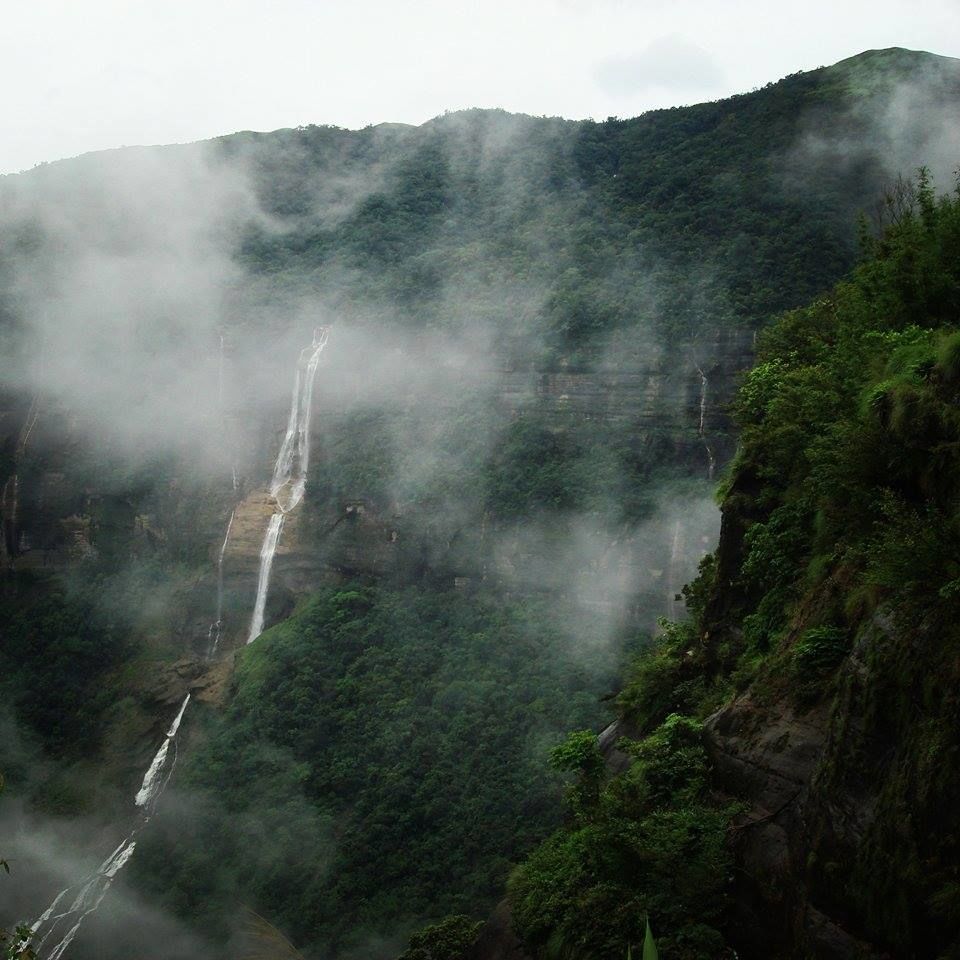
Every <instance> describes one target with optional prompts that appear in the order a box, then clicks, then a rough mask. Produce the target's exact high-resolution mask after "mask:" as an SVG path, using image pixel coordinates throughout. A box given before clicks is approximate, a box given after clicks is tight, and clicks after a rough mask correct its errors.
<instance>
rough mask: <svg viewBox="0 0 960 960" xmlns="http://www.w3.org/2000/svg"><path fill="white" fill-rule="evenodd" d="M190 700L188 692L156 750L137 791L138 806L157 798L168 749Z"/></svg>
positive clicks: (136, 800) (136, 801)
mask: <svg viewBox="0 0 960 960" xmlns="http://www.w3.org/2000/svg"><path fill="white" fill-rule="evenodd" d="M189 702H190V694H189V693H188V694H187V695H186V697H184V700H183V703H182V704H181V705H180V711H179V713H178V714H177V715H176V717H175V718H174V721H173V723H172V724H170V729H169V730H168V731H167V736H166V739H165V740H164V741H163V743H162V744H160V749H159V750H158V751H157V752H156V754H155V756H154V758H153V762H152V763H151V764H150V766H149V768H148V769H147V772H146V773H145V774H144V775H143V784H142V785H141V787H140V789H139V790H138V791H137V795H136V797H135V798H134V801H133V802H134V803H135V804H136V805H137V806H138V807H145V806H147V805H148V804H150V803H152V802H153V801H154V800H156V798H157V796H158V794H159V792H160V789H161V787H162V784H161V783H160V773H161V772H162V771H163V768H164V765H165V764H166V760H167V751H168V750H169V748H170V741H171V740H173V738H174V737H175V736H176V735H177V731H178V730H179V729H180V721H181V720H182V719H183V714H184V711H185V710H186V709H187V704H188V703H189Z"/></svg>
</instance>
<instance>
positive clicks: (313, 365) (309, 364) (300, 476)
mask: <svg viewBox="0 0 960 960" xmlns="http://www.w3.org/2000/svg"><path fill="white" fill-rule="evenodd" d="M327 335H328V334H327V330H326V329H325V328H320V329H319V330H317V331H315V332H314V336H313V342H312V343H311V345H310V346H309V347H307V348H306V349H305V350H303V351H302V352H301V354H300V357H299V359H298V361H297V371H296V377H295V382H294V393H293V402H292V405H291V411H290V419H289V422H288V425H287V433H286V436H285V437H284V441H283V444H282V446H281V448H280V454H279V456H278V457H277V462H276V465H275V467H274V471H273V477H272V480H271V484H270V493H271V496H273V497H274V499H275V500H276V501H277V508H278V510H277V512H276V513H274V514H273V516H272V517H271V518H270V523H269V525H268V527H267V533H266V536H265V537H264V541H263V547H262V548H261V551H260V578H259V582H258V584H257V600H256V603H255V605H254V618H253V623H252V624H251V637H250V639H251V640H253V639H255V638H256V636H257V635H258V634H259V633H260V631H261V630H262V629H263V615H264V610H265V608H266V598H267V589H268V586H269V582H270V568H271V566H272V564H273V557H274V554H275V553H276V549H277V543H278V542H279V540H280V532H281V530H282V528H283V519H284V517H285V516H286V514H287V513H289V512H290V511H291V510H292V509H293V508H294V507H296V506H297V504H298V503H300V501H301V500H302V499H303V495H304V491H305V490H306V481H307V467H308V465H309V459H310V406H311V402H312V398H313V380H314V376H315V374H316V372H317V366H318V364H319V362H320V354H321V353H322V352H323V348H324V347H325V346H326V344H327ZM222 346H223V342H222V339H221V349H222ZM221 362H222V355H221ZM301 368H303V370H302V373H301ZM219 376H220V382H221V384H222V372H221V373H220V375H219ZM233 486H234V489H235V490H236V488H237V480H236V473H235V472H234V477H233ZM235 513H236V511H234V512H233V513H231V514H230V519H229V521H228V522H227V529H226V532H225V534H224V537H223V543H222V545H221V547H220V554H219V557H218V559H217V619H216V621H215V622H214V624H213V625H212V626H211V628H210V633H209V634H208V636H209V637H210V639H211V641H212V642H211V647H210V649H209V650H208V652H207V657H208V658H209V657H211V656H212V655H213V654H214V653H215V652H216V649H217V644H218V643H219V641H220V635H221V630H222V619H223V558H224V555H225V553H226V549H227V542H228V541H229V539H230V531H231V528H232V527H233V520H234V516H235ZM254 625H256V633H254V632H253V627H254ZM248 642H249V641H248ZM189 703H190V694H189V693H188V694H187V695H186V697H184V700H183V702H182V703H181V704H180V709H179V710H178V711H177V714H176V716H175V717H174V719H173V722H172V723H171V724H170V727H169V728H168V730H167V733H166V735H165V736H164V739H163V743H161V744H160V747H159V749H158V750H157V752H156V753H155V754H154V756H153V760H152V761H151V762H150V766H149V767H148V768H147V772H146V773H145V774H144V776H143V782H142V783H141V785H140V789H139V790H138V791H137V794H136V796H135V798H134V804H135V806H136V807H137V808H139V810H140V815H139V818H138V819H137V821H136V822H135V824H134V827H133V829H132V830H131V831H130V833H129V834H128V835H127V836H126V837H125V838H124V839H123V840H122V841H121V842H120V844H119V845H118V846H117V848H116V849H115V850H114V851H113V853H111V854H110V856H109V857H107V859H106V860H104V861H103V863H101V864H100V866H99V867H98V868H97V869H96V870H95V871H94V872H93V873H92V874H90V875H89V876H88V877H87V878H86V879H85V880H83V881H82V883H81V884H80V885H79V891H78V892H77V894H76V896H75V897H74V898H73V900H72V901H71V904H70V906H69V907H68V908H67V909H65V910H62V911H60V912H57V907H58V906H59V904H60V902H61V901H62V900H63V899H64V897H66V896H67V894H69V893H70V891H71V890H73V889H74V886H70V887H67V888H66V889H64V890H61V891H60V892H59V893H58V894H57V895H56V897H55V898H54V899H53V901H52V903H51V904H50V906H48V907H47V909H46V910H44V912H43V913H42V914H41V915H40V916H39V917H38V918H37V919H36V920H35V921H34V922H33V923H32V924H29V927H30V930H31V931H32V934H33V937H32V940H31V943H30V947H31V948H32V949H33V950H34V952H35V954H36V956H38V957H39V956H41V950H42V948H43V947H44V945H45V944H46V942H47V941H48V940H50V939H51V936H52V935H53V934H54V933H55V932H57V933H58V934H59V933H60V932H61V929H62V928H63V927H66V928H67V931H66V933H65V934H63V935H62V936H61V938H60V940H59V941H58V942H57V943H56V944H55V945H54V946H53V947H52V948H51V950H50V952H49V954H47V955H46V960H60V958H61V957H62V956H63V955H64V953H65V952H66V950H67V948H68V947H69V946H70V944H71V943H72V942H73V939H74V938H75V937H76V935H77V931H78V930H79V929H80V925H81V924H82V923H83V921H84V919H85V918H86V917H87V916H88V915H89V914H91V913H93V912H94V911H95V910H96V909H97V908H98V907H99V906H100V903H101V901H102V900H103V898H104V897H105V896H106V895H107V891H108V890H109V889H110V885H111V884H112V883H113V880H114V878H115V877H116V875H117V874H118V873H119V872H120V871H121V870H122V869H123V867H124V866H125V865H126V863H127V861H128V860H129V859H130V857H132V856H133V852H134V850H135V848H136V845H137V841H136V837H137V835H138V833H139V832H140V830H142V829H143V827H144V826H146V824H147V823H148V822H149V821H150V818H151V816H152V815H153V811H154V809H155V807H156V804H157V801H158V800H159V798H160V795H161V794H162V793H163V790H164V788H165V787H166V785H167V783H168V782H169V780H170V777H171V776H172V775H173V766H174V764H175V762H176V746H177V735H178V733H179V730H180V725H181V723H182V721H183V716H184V714H185V713H186V710H187V706H188V705H189ZM171 749H173V751H174V758H173V760H172V761H171V760H170V759H169V755H170V751H171ZM68 924H69V926H68Z"/></svg>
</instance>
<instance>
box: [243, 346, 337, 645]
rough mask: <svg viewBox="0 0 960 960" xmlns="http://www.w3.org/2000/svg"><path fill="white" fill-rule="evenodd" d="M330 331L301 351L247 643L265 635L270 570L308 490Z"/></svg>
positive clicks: (275, 471)
mask: <svg viewBox="0 0 960 960" xmlns="http://www.w3.org/2000/svg"><path fill="white" fill-rule="evenodd" d="M328 335H329V334H328V331H327V329H326V327H320V328H319V329H317V330H315V331H314V334H313V342H312V343H311V344H310V346H309V347H306V348H305V349H304V350H302V351H301V352H300V356H299V357H298V359H297V368H296V370H295V372H294V377H293V396H292V397H291V400H290V416H289V417H288V418H287V431H286V433H285V434H284V437H283V443H281V444H280V452H279V453H278V454H277V460H276V463H275V464H274V468H273V477H272V478H271V480H270V496H271V497H273V499H274V500H275V501H276V504H277V510H276V512H275V513H274V514H273V516H271V517H270V522H269V524H268V525H267V532H266V533H265V534H264V537H263V546H262V547H261V548H260V573H259V575H258V577H257V599H256V602H255V603H254V606H253V616H252V618H251V620H250V633H249V635H248V636H247V643H253V641H254V640H256V639H257V637H259V636H260V634H261V633H262V632H263V618H264V614H265V612H266V608H267V593H268V591H269V589H270V571H271V569H272V568H273V558H274V556H275V554H276V552H277V546H278V544H279V543H280V534H281V532H282V531H283V519H284V517H285V516H286V515H287V514H288V513H289V512H290V511H291V510H293V509H294V507H296V506H297V504H299V503H300V501H301V500H302V499H303V495H304V493H305V491H306V489H307V470H308V469H309V466H310V408H311V406H312V405H313V382H314V379H315V377H316V373H317V367H318V365H319V363H320V354H322V353H323V348H324V347H325V346H326V345H327V338H328Z"/></svg>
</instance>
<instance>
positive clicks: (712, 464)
mask: <svg viewBox="0 0 960 960" xmlns="http://www.w3.org/2000/svg"><path fill="white" fill-rule="evenodd" d="M694 366H695V367H696V368H697V373H698V374H700V423H699V425H698V426H697V436H698V437H699V438H700V441H701V442H702V443H703V449H704V450H706V451H707V479H708V480H712V479H713V472H714V469H715V468H716V465H717V461H716V458H715V457H714V455H713V450H712V449H711V447H710V444H709V442H708V441H707V435H706V433H705V426H706V420H707V375H706V374H705V373H704V372H703V368H702V367H701V366H700V365H699V364H698V363H695V364H694Z"/></svg>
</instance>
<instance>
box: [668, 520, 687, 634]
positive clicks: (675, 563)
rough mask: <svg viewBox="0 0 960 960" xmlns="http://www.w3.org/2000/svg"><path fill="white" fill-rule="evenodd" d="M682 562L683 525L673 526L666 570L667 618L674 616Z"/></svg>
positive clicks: (679, 522)
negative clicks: (668, 564) (678, 575)
mask: <svg viewBox="0 0 960 960" xmlns="http://www.w3.org/2000/svg"><path fill="white" fill-rule="evenodd" d="M682 560H683V523H682V522H681V521H680V520H676V521H674V524H673V543H672V544H671V546H670V566H669V568H668V570H667V616H668V617H670V616H674V615H675V611H676V606H677V600H676V597H677V571H678V570H679V568H680V564H681V561H682Z"/></svg>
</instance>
